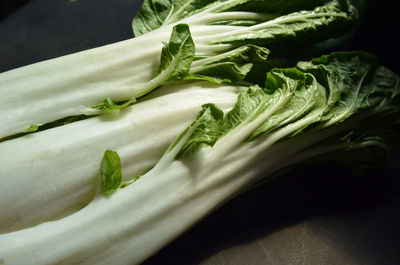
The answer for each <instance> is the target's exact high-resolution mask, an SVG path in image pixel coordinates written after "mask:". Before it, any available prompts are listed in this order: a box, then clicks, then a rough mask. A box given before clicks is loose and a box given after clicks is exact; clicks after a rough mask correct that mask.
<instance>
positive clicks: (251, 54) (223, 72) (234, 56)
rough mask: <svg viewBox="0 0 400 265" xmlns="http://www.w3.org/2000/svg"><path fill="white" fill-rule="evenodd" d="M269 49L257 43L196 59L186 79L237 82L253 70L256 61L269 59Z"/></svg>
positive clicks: (218, 82)
mask: <svg viewBox="0 0 400 265" xmlns="http://www.w3.org/2000/svg"><path fill="white" fill-rule="evenodd" d="M268 55H269V50H268V49H266V48H263V47H259V46H255V45H244V46H241V47H238V48H235V49H233V50H230V51H227V52H223V53H221V54H218V55H215V56H209V57H206V58H202V59H199V60H195V61H194V62H193V64H192V68H191V70H190V75H187V76H186V77H185V80H206V81H209V82H212V83H216V84H220V83H223V82H226V83H236V82H239V81H241V80H243V79H244V78H246V76H247V74H248V73H249V72H250V71H251V69H252V67H253V64H254V63H260V62H262V63H264V62H266V61H267V58H268Z"/></svg>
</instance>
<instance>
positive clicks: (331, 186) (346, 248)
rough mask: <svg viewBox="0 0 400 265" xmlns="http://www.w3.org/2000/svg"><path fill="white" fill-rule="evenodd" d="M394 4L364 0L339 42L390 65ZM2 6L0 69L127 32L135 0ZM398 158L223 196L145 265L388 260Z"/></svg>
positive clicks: (308, 170)
mask: <svg viewBox="0 0 400 265" xmlns="http://www.w3.org/2000/svg"><path fill="white" fill-rule="evenodd" d="M4 3H5V2H4ZM394 3H395V1H375V2H371V4H370V6H369V8H368V9H367V10H366V13H365V14H364V20H363V23H362V24H361V25H360V26H359V28H358V29H357V31H356V32H355V35H354V37H353V39H352V41H351V43H350V44H347V45H345V46H344V47H343V48H346V49H362V50H366V51H369V52H372V53H374V54H376V55H378V56H380V57H381V61H382V63H383V64H384V65H386V66H388V67H389V68H391V69H392V70H394V71H396V72H397V73H400V63H399V60H400V58H399V56H398V51H397V50H398V47H399V41H398V40H397V39H396V35H398V28H397V25H398V22H397V19H398V15H397V14H396V13H397V9H396V8H394ZM4 6H5V5H4ZM4 6H2V9H1V10H2V17H3V19H2V20H1V21H0V72H3V71H6V70H10V69H12V68H16V67H19V66H23V65H26V64H29V63H33V62H38V61H41V60H45V59H49V58H53V57H57V56H61V55H65V54H69V53H73V52H77V51H81V50H84V49H88V48H92V47H97V46H101V45H105V44H108V43H113V42H116V41H119V40H124V39H127V38H130V37H132V36H133V33H132V30H131V27H130V23H131V19H132V18H133V16H134V14H135V13H136V11H137V9H138V8H139V6H140V1H134V0H118V1H108V0H101V1H100V0H77V1H76V2H69V1H66V0H59V1H54V0H31V1H29V3H27V4H24V5H21V8H19V9H18V10H15V8H14V7H13V8H9V9H7V10H8V11H7V14H6V13H5V11H4V10H6V9H5V8H4ZM399 163H400V155H399V154H398V155H397V156H396V157H395V158H394V159H393V160H392V162H391V163H390V165H389V166H388V167H387V168H386V169H384V170H382V171H369V172H367V173H365V174H364V175H363V176H357V177H356V176H353V175H351V174H350V173H349V171H347V170H346V169H344V168H342V167H339V166H336V165H332V164H324V165H313V166H311V165H308V166H303V167H300V168H296V170H292V171H290V172H288V173H286V174H284V175H282V176H281V177H280V178H278V179H276V180H275V181H273V182H271V183H268V184H266V185H263V186H261V187H258V188H257V189H255V190H253V191H252V192H249V193H246V194H243V195H241V196H239V197H238V198H236V199H234V200H233V201H231V202H229V203H228V204H227V205H225V206H224V207H222V208H221V209H219V210H218V211H216V212H215V213H214V214H212V215H211V216H209V217H208V218H206V219H205V220H204V221H202V222H200V224H198V225H197V226H196V227H194V228H193V229H192V230H190V231H189V232H187V233H186V234H184V235H183V236H181V237H180V238H179V239H177V240H176V241H175V242H173V243H172V244H170V245H169V246H167V247H166V248H164V249H163V250H162V251H160V253H159V254H157V255H156V256H154V257H152V258H150V259H149V260H148V261H147V262H145V264H146V265H156V264H182V265H183V264H185V265H188V264H207V265H211V264H213V265H214V264H218V265H224V264H246V265H247V264H271V265H283V264H284V265H289V264H290V265H295V264H305V265H317V264H318V265H320V264H328V265H330V264H349V265H358V264H360V265H361V264H362V265H381V264H384V265H398V264H400V226H399V224H400V215H399V206H400V185H399V175H400V165H399Z"/></svg>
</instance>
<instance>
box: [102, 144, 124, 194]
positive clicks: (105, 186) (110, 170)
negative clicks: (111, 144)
mask: <svg viewBox="0 0 400 265" xmlns="http://www.w3.org/2000/svg"><path fill="white" fill-rule="evenodd" d="M121 182H122V170H121V160H120V158H119V155H118V154H117V152H115V151H112V150H106V151H105V153H104V156H103V160H102V161H101V192H102V193H103V194H104V195H108V194H110V193H113V192H114V191H116V190H118V189H119V187H120V186H121Z"/></svg>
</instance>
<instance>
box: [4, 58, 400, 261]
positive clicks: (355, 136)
mask: <svg viewBox="0 0 400 265" xmlns="http://www.w3.org/2000/svg"><path fill="white" fill-rule="evenodd" d="M399 84H400V82H399V76H398V75H396V74H394V73H393V72H391V71H390V70H388V69H386V68H384V67H383V66H380V65H379V64H378V62H377V59H376V58H375V57H373V56H372V55H370V54H366V53H363V52H341V53H332V54H329V55H326V56H322V57H319V58H316V59H313V60H312V61H305V62H299V63H298V64H297V66H296V67H294V68H284V69H279V68H276V69H273V70H271V71H269V72H268V73H266V82H265V85H264V86H262V87H260V86H258V85H249V86H248V88H247V90H246V91H243V92H241V93H240V94H239V96H238V98H237V101H236V104H235V105H234V106H233V108H232V109H231V110H230V111H229V112H227V113H226V114H224V111H223V110H222V109H219V108H218V106H217V105H215V104H212V102H209V103H207V104H204V105H203V106H202V110H201V111H200V112H199V113H198V115H197V118H196V119H195V120H194V121H193V122H192V123H191V124H190V125H188V126H187V127H186V129H184V130H183V131H182V133H181V134H180V135H179V136H178V137H176V138H175V140H174V141H172V142H171V143H170V145H169V147H167V148H166V150H165V152H164V154H163V155H162V157H161V158H160V159H159V161H158V162H157V164H156V165H155V166H154V167H153V168H152V169H151V170H150V171H148V172H146V173H144V174H142V175H141V176H140V178H137V177H136V176H134V177H132V176H131V180H132V181H130V182H129V183H126V182H121V179H120V178H118V177H117V178H115V175H114V172H118V171H120V170H121V168H120V167H119V163H113V162H112V161H110V159H111V160H115V159H117V160H118V159H119V156H118V152H113V151H106V154H107V152H110V153H108V154H107V155H105V156H104V158H103V162H102V168H103V169H104V170H102V172H103V175H102V181H101V182H102V183H103V189H100V187H98V189H97V194H96V195H95V197H94V199H93V200H92V201H91V202H90V203H89V204H88V205H87V206H86V207H84V208H83V209H82V210H80V211H78V212H76V213H74V214H70V215H69V216H67V217H64V218H62V219H59V220H56V221H49V222H44V223H42V224H39V225H36V226H34V227H31V228H27V229H22V230H19V231H16V232H11V233H5V234H2V235H0V260H1V261H2V262H3V263H4V264H27V263H29V264H77V263H79V264H137V263H140V262H141V261H143V260H144V259H146V258H147V257H149V256H150V255H152V254H153V253H155V252H156V251H158V250H159V249H160V248H161V247H163V246H164V245H165V244H167V243H168V242H170V241H171V240H173V239H174V238H176V237H177V236H178V235H179V234H181V233H182V232H184V231H185V230H187V229H188V228H190V227H191V226H192V225H193V224H194V223H196V222H198V220H200V219H201V218H203V217H204V216H205V215H207V214H208V213H210V212H211V211H213V210H214V209H215V208H216V207H218V206H220V205H221V204H222V203H224V202H225V201H226V200H227V199H229V198H231V197H232V196H234V195H235V194H237V193H238V192H240V191H242V190H243V189H245V188H246V187H248V186H249V185H252V184H254V183H256V182H258V181H261V180H268V179H270V178H272V177H274V176H275V174H276V173H277V172H279V171H280V170H282V169H285V168H287V167H289V166H292V165H296V164H298V163H300V162H303V161H307V160H309V159H312V158H314V157H315V156H319V155H324V157H325V158H328V157H329V156H330V155H332V154H334V153H337V152H346V153H347V154H348V153H352V154H353V155H354V156H353V157H356V158H360V157H363V158H368V161H363V160H359V161H354V162H363V163H366V164H367V165H370V163H372V162H373V163H376V162H383V161H384V160H385V159H386V158H387V157H388V155H390V154H391V153H392V152H393V150H394V147H395V144H394V143H396V142H398V140H399V133H398V132H397V131H396V130H394V129H393V128H394V126H396V125H398V122H399V118H400V115H399V114H400V113H399V111H400V105H399V99H400V98H399V97H400V96H399V92H400V85H399ZM144 103H145V102H144ZM140 104H142V103H139V104H137V106H139V105H140ZM356 154H362V156H357V155H356ZM366 154H367V155H366ZM121 157H122V156H121ZM121 163H122V165H123V164H124V161H123V159H121ZM361 166H362V164H361ZM123 169H124V166H122V172H123V171H124V170H123ZM98 183H99V186H100V179H99V181H98ZM107 187H109V188H107ZM102 191H103V193H106V194H108V195H103V194H102ZM42 249H45V250H46V251H45V252H43V251H41V250H42Z"/></svg>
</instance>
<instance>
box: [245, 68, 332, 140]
mask: <svg viewBox="0 0 400 265" xmlns="http://www.w3.org/2000/svg"><path fill="white" fill-rule="evenodd" d="M285 85H289V86H291V87H292V88H293V90H294V91H295V92H294V93H293V95H292V96H291V97H290V99H289V100H288V101H287V102H286V103H285V104H284V105H283V106H282V107H281V108H280V109H279V110H277V111H276V112H275V113H274V114H273V115H272V116H271V117H270V118H269V119H268V120H267V121H266V122H264V123H263V124H262V125H261V126H260V127H258V128H257V130H256V131H255V132H254V133H253V134H252V135H251V136H250V137H249V138H248V139H247V140H248V141H252V140H253V139H255V138H256V137H257V136H259V135H261V134H268V133H271V132H273V131H274V130H277V129H279V128H282V127H284V126H286V125H288V124H290V123H293V122H295V121H296V120H299V119H301V118H303V117H304V116H306V115H310V114H311V113H313V112H322V110H323V109H324V107H325V104H326V94H325V89H324V88H322V87H321V86H320V85H319V84H318V83H317V82H316V80H315V78H314V77H313V76H312V75H309V74H304V73H302V72H300V71H298V70H297V69H295V68H290V69H274V70H272V71H271V72H269V73H268V75H267V80H266V89H268V90H270V91H274V90H277V89H279V87H282V86H285ZM316 121H318V120H314V122H316ZM307 126H309V124H307Z"/></svg>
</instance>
